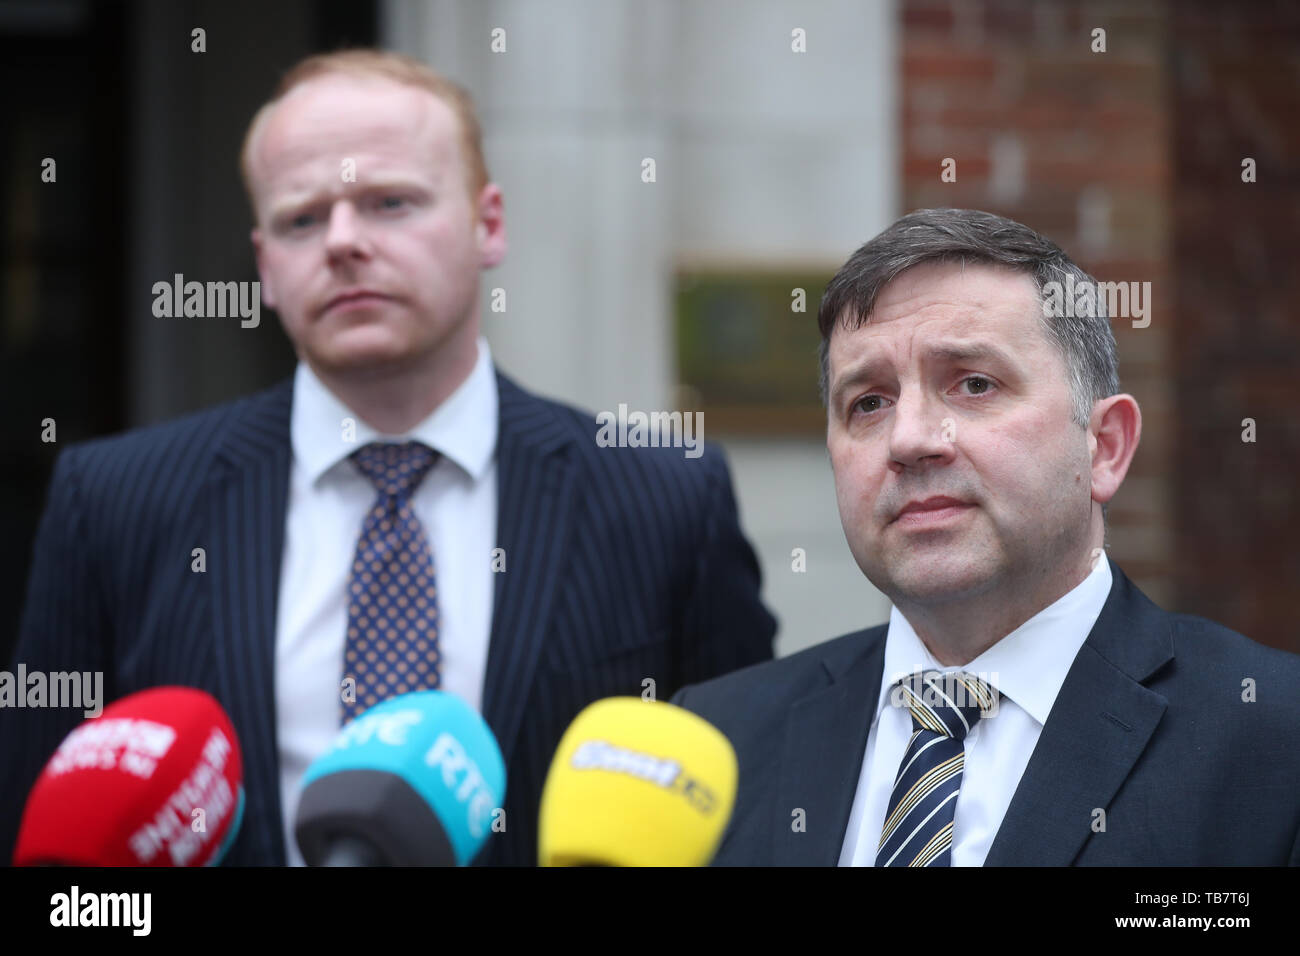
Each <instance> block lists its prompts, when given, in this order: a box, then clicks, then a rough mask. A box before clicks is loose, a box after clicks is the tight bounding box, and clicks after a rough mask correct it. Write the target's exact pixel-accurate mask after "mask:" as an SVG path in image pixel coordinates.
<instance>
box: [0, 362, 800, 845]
mask: <svg viewBox="0 0 1300 956" xmlns="http://www.w3.org/2000/svg"><path fill="white" fill-rule="evenodd" d="M497 384H498V389H499V393H500V430H499V437H498V444H497V468H498V520H497V537H498V541H497V544H498V546H499V547H501V548H504V549H505V553H506V562H507V563H506V571H505V572H504V573H500V574H498V575H497V576H496V581H495V592H494V606H493V615H492V626H491V637H490V643H489V648H488V662H487V672H486V677H485V681H484V690H483V715H484V717H485V718H486V720H487V722H488V724H489V726H490V727H491V728H492V730H493V732H494V733H495V734H496V737H497V740H498V741H499V743H500V745H501V750H502V753H503V755H504V757H505V760H506V768H507V795H506V800H505V811H506V829H505V832H504V833H498V834H494V835H493V836H492V837H491V838H490V839H489V843H488V846H487V847H486V848H485V850H484V851H483V853H482V854H480V856H479V858H478V860H477V862H479V863H496V864H532V863H535V862H536V855H537V848H536V847H537V836H536V821H537V810H538V803H539V799H540V793H541V787H542V783H543V781H544V779H545V775H546V771H547V769H548V766H549V762H550V759H551V755H552V753H553V752H554V750H555V747H556V746H557V745H558V743H559V738H560V736H561V734H562V733H563V731H564V729H565V727H566V726H567V725H568V723H569V721H570V720H571V719H572V718H573V717H574V716H575V715H576V714H577V713H578V711H579V710H581V709H582V708H583V707H584V706H585V705H586V704H588V703H589V702H591V701H593V700H596V699H598V698H601V697H605V696H610V695H616V694H640V693H641V692H642V686H643V685H642V680H643V679H644V678H647V677H648V678H653V679H654V680H655V682H656V690H657V695H658V696H659V697H661V698H662V699H667V697H668V696H669V695H670V694H671V693H672V692H673V691H674V690H675V689H676V688H677V687H679V686H681V685H683V684H686V683H690V682H693V681H701V680H705V679H707V678H710V677H713V676H716V675H719V674H723V673H726V672H728V671H731V670H734V669H736V668H739V667H742V666H745V665H748V664H752V663H755V662H758V661H762V660H767V659H770V658H771V656H772V637H773V634H774V632H775V629H776V622H775V620H774V619H773V617H772V616H771V615H770V614H769V613H768V611H767V610H766V609H765V608H764V607H763V605H762V603H761V602H760V600H759V593H758V592H759V571H758V565H757V562H756V560H755V556H754V553H753V550H752V549H751V548H750V546H749V544H748V542H747V541H746V540H745V538H744V537H743V535H742V533H741V530H740V527H739V523H738V517H737V511H736V504H735V500H734V498H733V495H732V488H731V478H730V474H729V472H728V470H727V466H726V464H725V461H724V459H723V457H722V454H721V452H720V450H719V449H717V448H716V447H709V448H708V449H707V450H706V451H705V453H704V454H703V455H702V456H701V457H699V458H695V459H687V458H685V457H684V455H683V453H682V450H681V449H673V448H600V447H598V446H597V445H596V443H595V435H596V430H597V428H596V423H595V419H594V417H593V416H590V415H584V414H581V413H579V412H577V411H575V410H573V409H570V408H567V407H565V406H563V405H559V404H556V403H554V402H550V401H546V400H543V399H540V398H538V397H536V396H533V395H530V394H528V393H526V392H525V391H523V390H522V389H520V388H519V387H518V386H517V385H515V384H514V383H513V382H511V381H510V380H509V379H507V378H506V377H504V376H502V375H500V374H498V376H497ZM292 397H293V380H292V378H290V379H288V380H286V381H284V382H282V383H280V384H279V385H277V386H275V387H273V388H271V389H268V390H266V391H264V392H261V393H258V394H256V395H252V396H249V397H246V398H243V399H240V400H238V401H235V402H231V403H228V404H225V405H221V406H217V407H214V408H211V409H207V410H204V411H201V412H198V413H196V414H193V415H190V416H187V417H185V418H181V419H178V420H176V421H172V422H167V423H164V424H161V425H156V426H151V427H148V428H142V429H137V430H134V431H131V432H127V433H125V434H122V435H119V436H114V437H110V438H104V439H97V440H94V441H89V442H85V443H82V444H79V445H75V446H72V447H70V448H68V449H66V450H65V451H63V452H62V453H61V454H60V455H59V457H58V459H57V461H56V464H55V469H54V477H53V479H52V480H51V483H50V489H49V492H48V496H47V503H46V509H45V512H44V515H43V516H42V519H41V523H40V527H39V530H38V532H37V539H36V545H35V549H34V555H33V561H32V565H31V570H30V573H29V580H28V589H27V600H26V605H25V608H24V613H23V618H22V624H21V630H20V633H19V640H18V644H17V649H16V653H15V659H14V664H15V665H16V664H17V663H18V662H19V661H22V662H24V663H25V664H26V665H27V669H28V671H29V672H30V671H33V670H45V671H87V670H102V671H103V672H104V696H105V698H106V701H107V702H111V701H112V700H114V699H116V698H119V697H121V696H123V695H126V694H129V693H132V692H134V691H137V690H142V689H144V688H147V687H153V686H157V685H161V684H183V685H188V686H193V687H199V688H202V689H203V690H206V691H208V692H209V693H211V694H212V695H213V696H214V697H216V699H217V700H218V701H220V702H221V704H222V706H223V707H225V708H226V711H227V713H228V714H229V715H230V717H231V720H232V721H233V723H234V727H235V731H236V733H237V734H238V736H239V740H240V744H241V747H242V750H243V757H244V781H245V789H246V794H247V801H248V802H247V808H246V816H245V819H244V824H243V827H242V828H241V831H240V834H239V836H238V838H237V840H236V842H235V844H234V846H233V847H232V850H231V853H230V855H229V856H228V857H227V862H229V863H233V864H283V863H284V860H285V848H284V839H283V836H282V829H281V823H280V821H281V808H280V795H279V770H278V763H279V762H278V757H277V750H276V725H275V700H274V683H273V674H272V668H273V661H274V648H275V622H276V603H277V599H278V590H279V579H280V558H281V551H282V550H283V541H284V524H285V508H286V502H287V496H288V480H289V464H290V456H291V449H290V442H289V412H290V405H291V402H292ZM196 547H202V548H204V549H205V552H206V562H207V567H206V571H205V572H203V573H196V572H194V571H192V570H191V562H192V560H193V559H192V557H191V552H192V549H194V548H196ZM80 720H81V712H80V711H78V710H67V709H64V710H56V709H50V710H30V709H29V710H12V711H8V712H4V711H0V754H3V762H2V770H0V772H3V774H4V776H3V778H2V782H0V852H2V853H3V859H4V860H6V861H8V860H9V859H10V858H11V857H12V850H13V842H14V838H15V835H16V832H17V827H18V822H19V817H20V814H21V809H22V806H23V802H24V800H25V796H26V793H27V791H28V789H29V788H30V786H31V784H32V783H33V782H34V780H35V778H36V775H37V774H38V773H39V771H40V768H41V767H42V766H43V764H44V762H45V760H46V759H48V757H49V756H50V754H51V753H52V752H53V751H54V749H55V748H56V747H57V746H58V744H59V741H60V740H61V739H62V738H63V737H64V736H65V735H66V734H67V733H68V731H69V730H71V729H72V727H73V726H75V725H76V724H77V723H78V722H79V721H80Z"/></svg>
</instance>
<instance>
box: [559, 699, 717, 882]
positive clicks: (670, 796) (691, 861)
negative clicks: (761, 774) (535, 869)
mask: <svg viewBox="0 0 1300 956" xmlns="http://www.w3.org/2000/svg"><path fill="white" fill-rule="evenodd" d="M736 778H737V766H736V753H735V750H734V749H733V748H732V746H731V742H730V741H729V740H727V738H726V737H724V736H723V735H722V733H721V732H720V731H719V730H718V729H717V728H716V727H714V726H713V725H712V724H710V723H709V722H708V721H706V720H704V719H703V718H701V717H699V716H697V715H695V714H693V713H691V712H690V711H688V710H684V709H683V708H681V707H677V706H676V705H674V704H668V703H663V702H656V701H644V700H641V699H640V698H636V697H611V698H607V699H605V700H599V701H596V702H595V703H594V704H591V705H590V706H588V707H587V708H586V709H585V710H583V711H582V713H580V714H579V715H578V716H577V717H576V718H574V721H573V723H572V724H570V725H569V729H568V730H566V731H565V733H564V737H563V738H562V739H561V741H560V746H559V748H558V749H557V750H556V752H555V758H554V759H553V761H552V762H551V770H550V773H549V774H548V775H547V778H546V785H545V787H544V788H543V790H542V803H541V813H540V817H539V830H540V833H539V859H540V862H541V864H542V865H543V866H585V865H594V866H704V865H706V864H707V863H708V862H709V861H710V860H711V859H712V858H713V854H714V853H715V851H716V850H717V847H718V842H719V840H721V838H722V833H723V831H724V830H725V829H726V826H727V823H728V821H729V820H730V818H731V810H732V805H733V803H734V801H735V796H736Z"/></svg>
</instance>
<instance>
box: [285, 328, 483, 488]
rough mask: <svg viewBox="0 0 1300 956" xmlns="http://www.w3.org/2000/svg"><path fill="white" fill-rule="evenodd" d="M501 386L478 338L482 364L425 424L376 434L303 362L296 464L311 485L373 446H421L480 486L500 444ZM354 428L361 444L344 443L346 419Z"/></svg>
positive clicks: (294, 416) (292, 434)
mask: <svg viewBox="0 0 1300 956" xmlns="http://www.w3.org/2000/svg"><path fill="white" fill-rule="evenodd" d="M497 404H498V396H497V385H496V373H495V367H494V366H493V364H492V353H491V351H490V350H489V349H488V344H487V340H486V339H484V338H482V337H480V338H479V339H478V360H477V361H476V362H475V363H474V369H473V371H471V372H470V374H469V377H468V378H466V379H465V381H463V382H461V383H460V386H459V387H458V388H457V389H456V391H454V392H452V393H451V395H449V396H448V397H447V399H446V400H445V401H443V403H442V404H441V405H439V406H438V407H437V408H435V409H434V410H433V411H432V412H430V413H429V415H428V417H426V418H425V419H424V420H423V421H421V422H420V423H419V424H417V425H416V426H415V427H414V428H412V429H411V430H410V431H408V432H406V433H404V434H402V435H386V434H384V433H382V432H379V431H376V430H375V429H374V428H372V427H371V426H370V425H369V424H367V423H366V422H365V421H364V420H362V418H361V416H359V415H357V414H356V413H355V412H354V411H352V410H351V409H350V408H348V407H347V405H345V404H344V403H343V402H342V401H340V400H339V398H338V396H336V395H335V394H334V393H333V392H331V391H330V390H329V389H328V388H327V387H326V386H325V384H324V383H323V382H322V381H321V380H320V379H319V378H317V376H316V373H315V372H313V371H312V370H311V366H309V365H308V364H307V363H306V362H304V361H301V360H300V361H299V362H298V368H297V369H296V370H295V372H294V380H293V408H292V411H291V412H290V416H289V438H290V442H291V443H292V445H293V454H294V459H295V460H296V461H297V463H298V465H299V467H301V468H302V469H303V473H304V475H305V477H306V479H307V481H308V483H309V484H310V485H313V486H314V485H315V484H316V483H317V482H318V481H320V479H321V478H322V477H323V476H324V475H325V474H326V473H327V472H328V471H329V470H330V469H332V468H333V467H334V466H335V465H337V464H338V463H339V462H340V461H342V460H343V459H345V458H347V457H348V456H349V455H351V454H352V453H353V452H355V451H356V450H357V449H359V448H361V447H363V446H364V445H367V444H369V443H370V442H372V441H410V440H413V441H419V442H423V443H424V444H426V445H428V446H429V447H430V448H432V449H434V450H435V451H437V452H439V453H440V454H441V455H442V456H443V457H444V458H447V459H449V460H450V461H451V462H453V463H454V464H455V465H457V466H458V467H459V468H460V469H461V471H463V472H465V473H466V474H467V475H468V476H469V477H470V479H471V480H473V481H478V480H479V479H480V478H482V477H483V475H484V474H485V473H486V472H487V469H488V465H490V464H491V462H492V458H493V455H494V454H495V452H496V445H497ZM349 418H350V419H352V420H353V421H354V422H355V423H356V426H355V433H356V441H344V440H341V435H342V433H343V432H342V428H343V421H344V419H349Z"/></svg>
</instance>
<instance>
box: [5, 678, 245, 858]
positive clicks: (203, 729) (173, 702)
mask: <svg viewBox="0 0 1300 956" xmlns="http://www.w3.org/2000/svg"><path fill="white" fill-rule="evenodd" d="M243 808H244V791H243V764H242V759H241V755H240V751H239V742H238V740H237V739H236V737H235V731H234V728H233V727H232V726H231V723H230V718H229V717H227V716H226V713H225V711H224V710H222V708H221V705H220V704H218V703H217V701H216V700H215V699H214V698H213V697H212V696H211V695H209V694H207V693H204V692H203V691H201V690H197V689H195V688H192V687H155V688H151V689H149V690H144V691H140V692H139V693H135V694H131V695H129V696H127V697H124V698H122V699H121V700H119V701H116V702H114V703H113V704H111V705H110V706H108V707H106V708H104V711H103V713H101V714H100V715H99V716H98V717H94V718H92V719H90V720H88V721H86V722H85V723H83V724H81V725H80V726H79V727H77V728H76V729H75V730H73V731H72V732H71V733H70V734H68V736H67V737H66V738H64V740H63V743H62V744H60V745H59V749H58V750H57V751H55V753H54V755H53V756H52V757H51V758H50V760H49V762H48V763H47V764H46V765H45V768H44V770H42V771H41V775H40V776H39V777H38V778H37V780H36V784H35V785H34V786H33V787H32V790H31V793H30V794H29V795H28V798H27V806H26V809H25V810H24V812H23V818H22V824H21V827H20V829H19V832H18V840H17V843H16V844H15V848H14V864H15V865H17V866H28V865H42V864H47V865H66V866H204V865H209V864H213V863H216V862H219V861H220V859H221V857H222V856H223V855H224V854H225V852H226V850H227V849H228V848H229V847H230V844H231V843H233V842H234V838H235V835H236V834H237V833H238V831H239V824H240V821H241V819H242V816H243Z"/></svg>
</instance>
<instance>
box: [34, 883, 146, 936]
mask: <svg viewBox="0 0 1300 956" xmlns="http://www.w3.org/2000/svg"><path fill="white" fill-rule="evenodd" d="M152 915H153V894H152V893H84V894H83V893H82V892H81V887H79V886H77V885H76V884H73V887H72V890H71V892H69V893H55V894H54V895H53V896H51V897H50V925H51V926H130V927H131V934H132V935H133V936H148V935H149V930H150V927H151V926H152V924H153V919H152Z"/></svg>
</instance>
